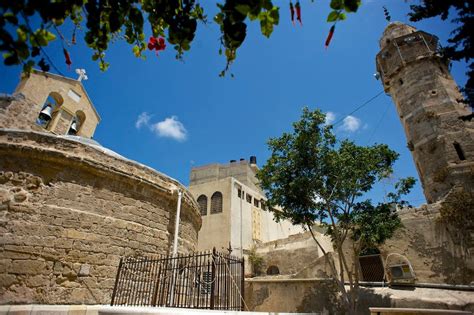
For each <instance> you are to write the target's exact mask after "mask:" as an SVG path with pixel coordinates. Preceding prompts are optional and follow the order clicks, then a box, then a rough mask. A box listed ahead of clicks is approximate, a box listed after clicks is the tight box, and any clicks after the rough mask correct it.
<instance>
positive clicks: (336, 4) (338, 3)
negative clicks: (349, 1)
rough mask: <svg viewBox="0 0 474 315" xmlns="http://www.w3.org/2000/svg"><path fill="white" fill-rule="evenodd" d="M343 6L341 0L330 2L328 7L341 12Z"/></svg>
mask: <svg viewBox="0 0 474 315" xmlns="http://www.w3.org/2000/svg"><path fill="white" fill-rule="evenodd" d="M343 5H344V2H343V0H331V4H330V7H331V9H333V10H341V9H342V7H343Z"/></svg>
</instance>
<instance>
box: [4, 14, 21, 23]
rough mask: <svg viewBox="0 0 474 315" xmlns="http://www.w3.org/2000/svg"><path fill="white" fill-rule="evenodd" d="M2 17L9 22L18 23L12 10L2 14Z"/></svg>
mask: <svg viewBox="0 0 474 315" xmlns="http://www.w3.org/2000/svg"><path fill="white" fill-rule="evenodd" d="M3 18H4V19H5V20H6V21H8V22H10V23H11V24H14V25H17V24H18V18H17V17H16V16H15V14H13V12H7V13H5V14H4V15H3Z"/></svg>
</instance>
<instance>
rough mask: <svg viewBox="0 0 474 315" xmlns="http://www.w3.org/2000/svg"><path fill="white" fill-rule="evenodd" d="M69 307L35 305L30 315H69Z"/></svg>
mask: <svg viewBox="0 0 474 315" xmlns="http://www.w3.org/2000/svg"><path fill="white" fill-rule="evenodd" d="M68 311H69V306H68V305H33V308H32V310H31V313H30V315H67V314H68Z"/></svg>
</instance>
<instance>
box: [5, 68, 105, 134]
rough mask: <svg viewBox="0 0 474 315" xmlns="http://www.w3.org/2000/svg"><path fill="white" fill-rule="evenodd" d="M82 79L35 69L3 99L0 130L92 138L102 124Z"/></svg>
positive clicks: (80, 72)
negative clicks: (99, 124) (30, 131)
mask: <svg viewBox="0 0 474 315" xmlns="http://www.w3.org/2000/svg"><path fill="white" fill-rule="evenodd" d="M77 73H78V74H79V78H78V79H77V80H76V79H72V78H67V77H63V76H60V75H57V74H53V73H48V72H42V71H37V70H33V71H32V72H31V73H30V74H29V75H22V77H21V80H20V83H19V84H18V86H17V88H16V90H15V92H14V93H13V95H11V96H6V97H5V96H4V97H0V128H14V129H28V130H34V131H39V132H46V133H53V134H56V135H60V136H64V135H73V136H80V137H83V138H92V137H93V135H94V132H95V129H96V127H97V124H98V123H99V122H100V116H99V114H98V113H97V110H96V109H95V107H94V105H93V104H92V101H91V99H90V98H89V96H88V95H87V92H86V90H85V88H84V86H83V85H82V82H81V81H82V80H85V79H86V78H87V76H86V75H85V71H84V70H83V69H78V70H77Z"/></svg>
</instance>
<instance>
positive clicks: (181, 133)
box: [150, 116, 188, 141]
mask: <svg viewBox="0 0 474 315" xmlns="http://www.w3.org/2000/svg"><path fill="white" fill-rule="evenodd" d="M150 129H151V130H152V131H154V132H155V133H156V134H157V135H158V136H160V137H164V138H172V139H174V140H177V141H184V140H186V138H187V136H188V132H187V130H186V128H184V125H183V124H182V123H181V122H180V121H179V120H178V117H176V116H171V117H168V118H166V119H165V120H163V121H160V122H157V123H155V124H152V125H151V126H150Z"/></svg>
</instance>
